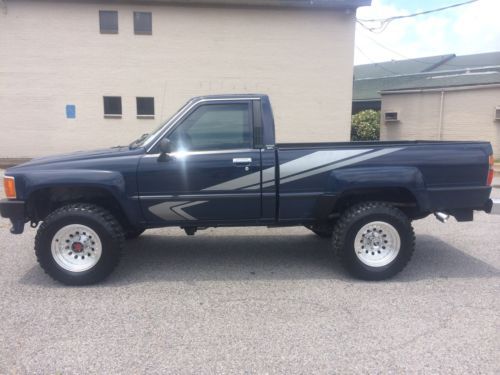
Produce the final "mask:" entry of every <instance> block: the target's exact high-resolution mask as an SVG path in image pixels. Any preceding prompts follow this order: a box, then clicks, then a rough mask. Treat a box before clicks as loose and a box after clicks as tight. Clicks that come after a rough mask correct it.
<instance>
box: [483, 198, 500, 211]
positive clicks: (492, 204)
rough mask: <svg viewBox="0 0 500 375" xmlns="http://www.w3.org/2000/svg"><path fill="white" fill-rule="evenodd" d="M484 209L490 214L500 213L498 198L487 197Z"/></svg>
mask: <svg viewBox="0 0 500 375" xmlns="http://www.w3.org/2000/svg"><path fill="white" fill-rule="evenodd" d="M484 210H485V211H486V212H487V213H489V214H491V215H500V199H488V202H487V203H486V207H485V209H484Z"/></svg>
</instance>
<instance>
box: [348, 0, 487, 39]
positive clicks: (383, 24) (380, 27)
mask: <svg viewBox="0 0 500 375" xmlns="http://www.w3.org/2000/svg"><path fill="white" fill-rule="evenodd" d="M477 1H478V0H469V1H465V2H462V3H458V4H452V5H448V6H445V7H441V8H436V9H431V10H425V11H422V12H417V13H412V14H406V15H401V16H393V17H388V18H378V19H375V18H374V19H362V18H356V22H357V23H359V24H360V25H361V26H363V27H364V28H365V29H367V30H368V31H370V32H373V33H381V32H383V31H384V30H385V29H386V28H387V26H389V24H390V23H391V22H392V21H395V20H399V19H404V18H410V17H416V16H421V15H423V14H430V13H435V12H441V11H443V10H447V9H451V8H456V7H459V6H462V5H467V4H471V3H475V2H477ZM364 22H366V23H372V22H378V23H379V25H378V26H374V27H372V26H368V25H365V24H364Z"/></svg>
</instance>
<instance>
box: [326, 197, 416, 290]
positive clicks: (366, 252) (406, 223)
mask: <svg viewBox="0 0 500 375" xmlns="http://www.w3.org/2000/svg"><path fill="white" fill-rule="evenodd" d="M333 249H334V251H335V252H336V253H337V254H338V255H339V257H340V259H341V261H342V263H343V264H344V266H345V267H346V268H347V270H348V271H349V272H350V273H351V274H352V275H353V276H355V277H357V278H360V279H363V280H383V279H387V278H390V277H392V276H394V275H396V274H397V273H398V272H400V271H401V270H403V268H404V267H405V266H406V264H407V263H408V261H409V260H410V258H411V256H412V254H413V251H414V249H415V234H414V232H413V228H412V226H411V222H410V220H409V219H408V217H407V216H406V215H405V214H404V213H403V212H402V211H401V210H399V209H398V208H395V207H393V206H391V205H389V204H388V203H384V202H366V203H360V204H357V205H355V206H353V207H351V208H349V209H348V210H347V211H346V212H345V213H344V214H343V215H342V217H341V218H340V219H339V221H338V222H337V224H336V226H335V229H334V232H333Z"/></svg>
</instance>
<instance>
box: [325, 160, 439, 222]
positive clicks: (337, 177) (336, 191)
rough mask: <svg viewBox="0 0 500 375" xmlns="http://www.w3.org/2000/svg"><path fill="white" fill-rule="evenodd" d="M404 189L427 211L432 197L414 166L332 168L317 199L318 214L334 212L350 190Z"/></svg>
mask: <svg viewBox="0 0 500 375" xmlns="http://www.w3.org/2000/svg"><path fill="white" fill-rule="evenodd" d="M394 189H404V190H407V191H408V192H410V193H411V195H412V196H413V197H414V198H415V201H416V203H417V205H418V210H419V211H420V212H426V210H427V209H428V207H429V199H428V196H427V193H426V189H425V183H424V179H423V176H422V173H420V171H419V170H418V169H417V168H415V167H398V166H395V167H390V166H383V167H358V168H356V167H354V168H344V169H339V170H335V171H332V173H331V174H330V176H329V178H328V182H327V188H326V191H327V192H326V194H325V195H324V196H322V197H321V198H320V199H318V204H317V205H318V207H317V210H316V212H317V215H318V216H321V215H324V214H326V213H327V212H328V214H330V213H332V212H333V210H334V208H335V205H336V204H337V202H338V201H339V199H341V198H342V197H343V196H347V195H348V194H350V193H351V192H363V191H366V192H377V191H380V193H383V192H384V190H386V191H391V190H394Z"/></svg>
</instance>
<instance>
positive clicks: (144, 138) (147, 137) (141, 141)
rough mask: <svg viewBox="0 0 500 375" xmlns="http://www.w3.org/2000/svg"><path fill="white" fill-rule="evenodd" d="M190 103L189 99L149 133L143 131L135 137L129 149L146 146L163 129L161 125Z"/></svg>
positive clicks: (165, 123)
mask: <svg viewBox="0 0 500 375" xmlns="http://www.w3.org/2000/svg"><path fill="white" fill-rule="evenodd" d="M190 103H191V101H189V102H187V103H186V104H185V105H183V106H182V107H181V108H180V109H179V110H178V111H177V112H175V113H174V115H173V116H171V117H170V118H169V119H168V120H166V121H163V122H162V123H161V124H160V125H159V126H158V127H157V128H156V129H155V130H153V131H152V132H151V133H145V134H143V135H141V136H140V137H139V138H137V139H136V140H134V141H133V142H132V143H130V144H129V148H130V149H134V148H138V147H141V146H146V145H148V144H149V143H151V142H152V141H153V140H154V139H155V138H156V136H157V135H158V133H159V132H160V131H161V130H162V129H163V127H164V126H165V125H167V124H168V123H169V122H170V121H171V120H173V119H174V118H176V117H177V115H178V114H179V113H181V112H182V111H183V110H184V108H186V107H187V105H188V104H190Z"/></svg>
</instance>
